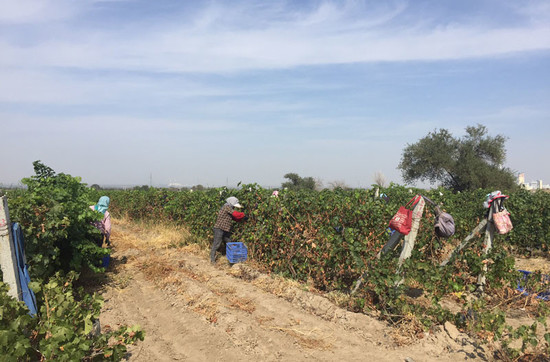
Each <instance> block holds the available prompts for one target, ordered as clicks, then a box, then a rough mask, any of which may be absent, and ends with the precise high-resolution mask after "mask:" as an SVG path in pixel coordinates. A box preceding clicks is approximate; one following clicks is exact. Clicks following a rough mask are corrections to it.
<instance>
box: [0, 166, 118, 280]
mask: <svg viewBox="0 0 550 362" xmlns="http://www.w3.org/2000/svg"><path fill="white" fill-rule="evenodd" d="M33 165H34V170H35V173H36V174H35V176H32V177H30V178H25V179H23V180H22V182H23V184H25V185H26V186H27V190H17V191H16V192H13V193H12V192H10V193H9V194H8V197H9V198H8V204H9V209H10V218H11V221H12V222H18V223H20V224H21V226H22V229H23V232H24V237H25V248H26V250H25V251H26V255H27V262H28V264H29V272H30V274H31V278H33V279H35V278H47V277H49V276H51V275H53V274H54V273H55V271H57V270H65V271H69V270H80V269H81V268H82V267H83V266H84V265H87V266H89V267H90V268H92V269H93V270H97V271H99V270H100V269H99V268H98V267H97V266H96V265H98V263H99V261H100V260H101V258H102V257H103V256H104V255H106V254H107V253H108V250H106V249H102V248H100V247H98V246H97V245H96V244H95V243H94V242H93V240H97V238H98V235H99V232H98V231H97V229H96V228H95V227H93V226H92V225H91V223H92V222H93V221H96V220H100V219H101V215H100V214H99V213H98V212H95V211H93V210H91V209H89V205H91V204H92V203H93V202H94V201H92V193H91V192H92V190H91V189H89V188H87V187H86V185H84V184H82V183H81V180H80V178H78V177H72V176H70V175H66V174H63V173H60V174H56V173H55V172H54V171H53V170H52V169H51V168H50V167H48V166H45V165H43V164H42V163H40V161H36V162H34V163H33Z"/></svg>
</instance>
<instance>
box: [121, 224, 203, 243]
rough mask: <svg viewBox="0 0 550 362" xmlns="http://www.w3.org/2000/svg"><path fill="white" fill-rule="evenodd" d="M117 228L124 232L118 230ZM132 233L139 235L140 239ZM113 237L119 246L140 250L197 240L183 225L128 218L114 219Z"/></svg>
mask: <svg viewBox="0 0 550 362" xmlns="http://www.w3.org/2000/svg"><path fill="white" fill-rule="evenodd" d="M117 229H119V230H121V231H122V232H117ZM124 231H128V232H124ZM130 235H139V239H138V238H135V237H131V236H130ZM112 239H113V240H114V241H115V242H116V244H117V246H121V247H124V248H136V249H140V250H143V249H166V248H169V247H184V246H187V245H190V244H191V242H192V241H195V240H196V239H195V238H193V236H192V235H191V233H190V232H189V230H188V229H187V228H185V227H183V226H181V225H174V224H168V223H162V222H160V223H152V222H149V223H145V222H135V221H130V220H128V219H126V218H119V219H113V238H112ZM195 245H196V244H195ZM197 246H198V245H197Z"/></svg>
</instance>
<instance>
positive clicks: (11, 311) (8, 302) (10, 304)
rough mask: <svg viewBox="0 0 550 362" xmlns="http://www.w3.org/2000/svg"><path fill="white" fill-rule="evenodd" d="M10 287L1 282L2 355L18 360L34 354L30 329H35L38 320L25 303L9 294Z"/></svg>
mask: <svg viewBox="0 0 550 362" xmlns="http://www.w3.org/2000/svg"><path fill="white" fill-rule="evenodd" d="M8 289H9V287H8V285H7V284H5V283H2V282H0V356H6V357H7V358H6V359H3V360H6V361H16V360H18V359H23V358H24V357H25V356H31V355H32V354H33V350H32V348H31V341H30V332H29V331H32V330H34V329H35V326H36V320H35V319H33V318H32V317H31V316H30V315H29V310H28V309H27V307H26V306H25V303H23V302H19V301H17V300H15V299H14V298H12V297H11V296H9V295H8ZM25 332H26V333H25Z"/></svg>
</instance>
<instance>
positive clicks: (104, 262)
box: [101, 255, 111, 269]
mask: <svg viewBox="0 0 550 362" xmlns="http://www.w3.org/2000/svg"><path fill="white" fill-rule="evenodd" d="M110 262H111V255H105V256H104V257H103V258H101V266H102V267H103V268H105V269H107V268H108V267H109V263H110Z"/></svg>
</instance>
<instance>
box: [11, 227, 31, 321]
mask: <svg viewBox="0 0 550 362" xmlns="http://www.w3.org/2000/svg"><path fill="white" fill-rule="evenodd" d="M12 232H13V243H14V244H15V245H14V249H15V257H16V258H17V270H18V272H19V283H20V286H19V287H20V290H21V296H20V300H22V301H23V302H25V304H26V305H27V308H29V312H30V314H31V315H36V298H35V296H34V292H33V291H32V290H31V289H30V288H29V283H30V282H31V278H30V276H29V270H28V266H27V261H26V259H25V240H24V238H23V231H22V230H21V226H20V225H19V223H13V225H12Z"/></svg>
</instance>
